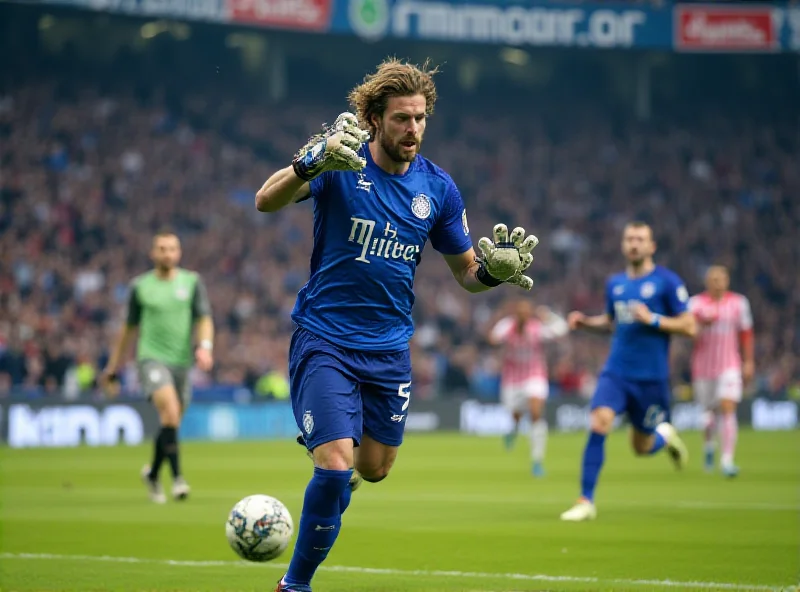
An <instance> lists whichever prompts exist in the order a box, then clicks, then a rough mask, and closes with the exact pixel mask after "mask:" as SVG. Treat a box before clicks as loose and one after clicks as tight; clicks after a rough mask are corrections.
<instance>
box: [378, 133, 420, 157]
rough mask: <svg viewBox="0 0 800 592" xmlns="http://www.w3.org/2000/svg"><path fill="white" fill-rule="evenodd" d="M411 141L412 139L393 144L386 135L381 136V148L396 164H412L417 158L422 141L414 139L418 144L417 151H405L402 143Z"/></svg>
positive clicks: (404, 139)
mask: <svg viewBox="0 0 800 592" xmlns="http://www.w3.org/2000/svg"><path fill="white" fill-rule="evenodd" d="M409 140H411V138H403V139H401V140H398V141H397V142H392V141H391V140H389V137H388V135H387V134H385V133H382V134H380V138H379V141H380V143H381V148H383V151H384V152H385V153H386V155H387V156H388V157H389V158H390V159H392V160H393V161H394V162H411V161H413V160H414V159H415V158H416V157H417V154H418V153H419V147H420V145H421V144H422V141H421V140H417V139H416V138H413V140H414V141H415V142H416V143H417V145H416V149H415V150H408V151H404V150H403V147H402V146H401V145H400V142H406V141H409Z"/></svg>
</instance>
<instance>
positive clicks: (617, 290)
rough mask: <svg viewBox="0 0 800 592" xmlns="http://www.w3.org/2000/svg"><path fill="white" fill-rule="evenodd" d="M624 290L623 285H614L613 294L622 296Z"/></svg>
mask: <svg viewBox="0 0 800 592" xmlns="http://www.w3.org/2000/svg"><path fill="white" fill-rule="evenodd" d="M624 292H625V286H614V296H622V294H623V293H624Z"/></svg>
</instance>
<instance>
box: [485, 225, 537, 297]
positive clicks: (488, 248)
mask: <svg viewBox="0 0 800 592" xmlns="http://www.w3.org/2000/svg"><path fill="white" fill-rule="evenodd" d="M493 235H494V241H491V240H489V239H488V238H486V237H485V236H484V237H483V238H481V239H480V240H479V241H478V247H479V248H480V250H481V254H482V255H483V259H481V260H480V264H481V269H480V270H479V271H478V279H479V280H480V281H482V282H483V283H485V284H486V285H495V286H497V285H499V284H502V283H506V284H514V285H515V286H519V287H520V288H523V289H525V290H530V289H531V288H533V280H532V279H531V278H529V277H528V276H526V275H523V272H524V271H525V270H527V269H528V267H530V265H531V263H533V254H532V253H531V251H533V249H535V248H536V245H538V244H539V239H538V238H536V237H535V236H534V235H532V234H529V235H528V236H527V237H526V236H525V229H524V228H521V227H519V226H518V227H517V228H515V229H514V230H513V231H512V232H511V237H510V238H509V236H508V227H507V226H506V225H505V224H496V225H495V227H494V230H493ZM487 275H488V276H489V277H486V276H487ZM492 280H494V281H492Z"/></svg>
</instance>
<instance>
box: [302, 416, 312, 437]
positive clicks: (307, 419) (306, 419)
mask: <svg viewBox="0 0 800 592" xmlns="http://www.w3.org/2000/svg"><path fill="white" fill-rule="evenodd" d="M303 429H304V430H305V431H306V434H310V433H311V432H313V431H314V416H313V415H311V412H310V411H306V412H305V413H304V414H303Z"/></svg>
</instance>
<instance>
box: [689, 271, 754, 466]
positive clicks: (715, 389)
mask: <svg viewBox="0 0 800 592" xmlns="http://www.w3.org/2000/svg"><path fill="white" fill-rule="evenodd" d="M729 285H730V276H729V275H728V270H727V269H726V268H725V267H723V266H721V265H714V266H712V267H710V268H709V270H708V272H707V274H706V291H705V292H703V293H702V294H698V295H696V296H693V297H692V298H691V300H690V301H689V307H690V310H691V311H692V312H693V313H694V316H695V317H696V318H697V321H698V325H699V328H700V330H699V332H698V334H697V337H696V338H695V344H694V351H693V352H692V382H693V387H694V395H695V399H696V400H697V401H698V402H700V403H701V404H702V405H703V407H704V408H705V458H706V460H705V464H706V470H709V471H710V470H713V468H714V449H715V445H714V436H715V433H716V429H717V422H718V421H719V429H720V444H721V448H722V456H721V458H720V467H721V469H722V472H723V474H724V475H725V476H727V477H735V476H736V475H737V474H738V473H739V469H738V468H737V467H736V465H735V464H734V462H733V456H734V450H735V448H736V436H737V432H738V422H737V419H736V406H737V405H738V403H739V402H740V401H741V400H742V388H743V383H747V382H749V381H750V380H752V378H753V374H754V372H755V362H754V353H753V350H754V348H753V316H752V313H751V312H750V302H749V301H748V300H747V298H746V297H745V296H743V295H742V294H737V293H735V292H731V291H729V290H728V286H729ZM740 347H741V351H742V354H740V353H739V349H740Z"/></svg>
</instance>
